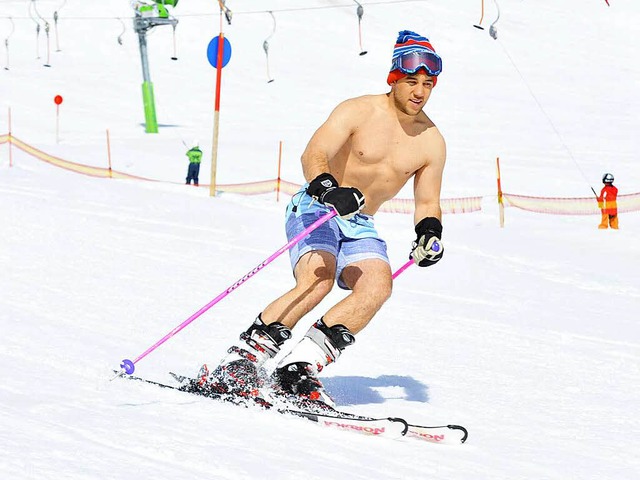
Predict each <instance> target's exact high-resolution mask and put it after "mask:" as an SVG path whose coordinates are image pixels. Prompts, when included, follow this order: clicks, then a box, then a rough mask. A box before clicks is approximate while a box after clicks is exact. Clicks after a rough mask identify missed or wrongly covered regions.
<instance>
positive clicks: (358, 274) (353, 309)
mask: <svg viewBox="0 0 640 480" xmlns="http://www.w3.org/2000/svg"><path fill="white" fill-rule="evenodd" d="M342 280H343V281H344V283H345V284H346V285H347V286H348V287H349V288H351V294H350V295H349V296H347V297H346V298H344V299H343V300H341V301H340V302H338V303H337V304H336V305H335V306H333V307H332V308H330V309H329V311H328V312H327V313H326V314H325V315H324V317H323V318H324V323H325V324H326V325H327V326H329V327H331V326H333V325H344V326H345V327H347V328H348V329H349V330H350V331H351V332H352V333H353V334H356V333H358V332H360V331H361V330H362V329H363V328H364V327H366V326H367V324H368V323H369V321H371V319H372V318H373V316H374V315H375V314H376V313H377V312H378V310H380V308H381V307H382V305H383V304H384V303H385V302H386V301H387V299H388V298H389V297H390V296H391V289H392V283H393V282H392V279H391V268H390V267H389V264H388V263H387V262H385V261H383V260H379V259H367V260H362V261H360V262H357V263H354V264H351V265H348V266H346V267H345V268H344V270H343V271H342Z"/></svg>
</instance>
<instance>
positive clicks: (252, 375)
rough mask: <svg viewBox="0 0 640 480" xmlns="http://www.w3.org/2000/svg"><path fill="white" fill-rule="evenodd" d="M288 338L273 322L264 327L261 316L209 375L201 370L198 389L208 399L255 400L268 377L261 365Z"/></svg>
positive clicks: (280, 327) (203, 367) (241, 335)
mask: <svg viewBox="0 0 640 480" xmlns="http://www.w3.org/2000/svg"><path fill="white" fill-rule="evenodd" d="M289 338H291V330H290V329H289V328H288V327H286V326H284V325H283V324H281V323H279V322H276V323H272V324H270V325H266V324H265V323H264V322H263V321H262V319H261V317H260V315H258V318H256V320H255V322H254V323H253V324H252V325H251V326H250V327H249V328H248V329H247V331H245V332H243V333H242V334H240V342H239V345H233V346H231V348H229V350H227V356H226V357H225V358H224V359H223V360H222V361H221V362H220V364H219V365H218V366H217V367H216V368H215V369H214V370H213V371H212V372H210V371H209V368H208V367H207V365H206V364H205V365H203V366H202V367H201V368H200V372H199V373H198V376H197V378H196V379H195V380H196V383H197V387H198V389H199V390H200V391H201V392H202V394H203V395H207V396H220V397H221V396H230V397H245V398H250V397H254V398H258V397H261V394H260V389H261V388H262V387H263V386H264V384H265V380H266V379H267V374H266V372H265V370H264V369H263V368H262V364H263V363H264V362H266V361H267V360H269V359H270V358H273V357H275V356H276V354H277V353H278V352H279V351H280V346H281V345H282V344H283V343H284V342H285V341H286V340H288V339H289Z"/></svg>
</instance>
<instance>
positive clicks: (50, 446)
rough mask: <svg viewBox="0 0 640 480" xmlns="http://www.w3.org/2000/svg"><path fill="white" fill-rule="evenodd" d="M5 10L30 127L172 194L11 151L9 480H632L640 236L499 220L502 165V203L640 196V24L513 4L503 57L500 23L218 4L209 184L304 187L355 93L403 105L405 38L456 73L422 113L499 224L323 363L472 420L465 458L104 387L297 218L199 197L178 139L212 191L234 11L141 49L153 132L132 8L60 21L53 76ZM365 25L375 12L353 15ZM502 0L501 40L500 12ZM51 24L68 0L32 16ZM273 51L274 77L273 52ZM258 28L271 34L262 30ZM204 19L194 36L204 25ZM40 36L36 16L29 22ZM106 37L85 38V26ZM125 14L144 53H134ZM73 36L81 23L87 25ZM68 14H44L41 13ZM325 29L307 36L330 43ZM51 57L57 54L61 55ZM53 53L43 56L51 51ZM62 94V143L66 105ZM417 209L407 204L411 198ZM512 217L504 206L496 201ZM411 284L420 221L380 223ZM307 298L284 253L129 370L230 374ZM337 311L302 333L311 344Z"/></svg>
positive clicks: (460, 453)
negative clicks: (507, 198) (195, 154)
mask: <svg viewBox="0 0 640 480" xmlns="http://www.w3.org/2000/svg"><path fill="white" fill-rule="evenodd" d="M5 3H6V5H4V4H3V18H0V37H4V36H6V35H8V32H9V30H10V26H11V25H10V23H9V22H8V21H7V20H6V19H5V18H4V16H12V17H13V18H14V22H15V25H16V28H15V32H14V33H13V35H12V36H11V43H10V48H11V65H10V69H9V70H3V71H2V72H0V92H1V94H0V108H1V110H0V133H5V132H6V131H7V130H8V126H7V120H6V119H5V117H4V114H3V113H2V112H3V111H6V110H7V108H8V107H11V109H12V129H13V134H14V135H15V136H16V137H18V138H20V139H21V140H24V141H26V142H27V143H30V144H33V145H34V146H36V147H37V148H40V149H41V150H44V151H46V152H48V153H50V154H53V155H56V156H59V157H61V158H64V159H67V160H72V161H76V162H79V163H85V164H89V165H97V166H105V163H106V158H107V157H106V147H105V129H106V128H109V130H110V134H111V153H112V161H113V168H114V169H117V170H120V171H126V172H128V173H131V174H135V175H141V176H145V177H151V178H156V179H159V180H162V182H156V183H150V182H138V181H116V180H106V179H97V178H91V177H87V176H83V175H79V174H75V173H72V172H68V171H65V170H61V169H57V168H55V167H52V166H50V165H48V164H45V163H42V162H39V161H37V160H36V159H34V158H33V157H29V156H27V155H25V154H24V153H21V152H19V151H17V149H15V148H14V150H13V159H12V163H13V165H12V166H9V158H8V146H7V145H6V144H5V145H0V225H1V227H0V272H1V274H0V292H1V294H0V325H1V328H0V330H1V332H2V333H1V334H0V365H1V366H2V373H3V379H2V382H0V407H1V408H0V477H2V478H11V479H70V480H80V479H118V480H121V479H146V478H149V479H151V478H153V479H154V480H173V479H182V478H191V479H203V480H204V479H207V480H211V479H213V480H217V479H221V480H222V479H224V480H227V479H250V478H264V479H284V480H288V479H298V478H305V479H309V480H316V479H317V480H320V479H327V478H345V479H347V478H348V479H375V480H382V479H424V478H439V479H447V480H448V479H452V480H458V479H459V480H468V479H474V480H476V479H557V480H560V479H562V480H566V479H580V480H583V479H612V480H613V479H615V480H621V479H624V480H627V479H628V480H631V479H634V478H637V477H638V476H640V461H639V460H638V456H637V453H636V450H637V448H636V444H637V442H635V441H634V437H635V436H637V434H638V433H639V431H640V421H639V420H638V418H637V405H638V404H640V393H639V392H640V388H638V387H640V353H639V352H640V348H639V347H640V327H639V326H638V323H637V317H638V313H637V312H638V305H639V304H640V274H639V273H638V266H639V265H640V246H639V245H638V241H637V239H638V238H639V234H640V215H639V214H638V213H637V212H633V213H627V214H621V216H620V226H621V228H620V230H619V231H617V232H613V231H599V230H598V229H597V228H596V227H597V224H598V222H599V218H598V217H596V216H583V217H580V216H552V215H542V214H534V213H526V212H523V211H519V210H517V209H515V208H508V209H507V210H506V224H505V228H503V229H501V228H499V221H498V212H497V206H496V200H495V183H496V181H495V158H496V157H497V156H499V157H500V158H501V166H502V176H503V178H502V182H503V188H504V189H505V191H509V192H513V193H517V194H525V195H534V196H557V197H578V196H582V197H586V196H588V195H590V194H591V191H590V186H593V187H594V188H595V189H596V190H599V188H600V186H601V184H600V178H601V176H602V174H603V173H604V172H605V171H612V173H614V175H615V176H616V185H617V186H618V188H620V191H621V193H633V192H637V191H640V167H638V163H637V152H638V151H639V150H640V148H639V147H640V142H639V141H638V140H637V130H638V126H639V125H638V116H637V112H638V111H639V110H640V97H639V96H638V93H637V84H638V82H639V81H640V66H638V63H637V57H638V47H637V45H635V44H634V42H633V41H632V40H631V39H632V38H633V36H634V32H635V28H636V25H637V21H638V20H639V19H640V6H637V5H635V2H630V1H626V2H625V1H622V0H621V1H615V0H612V1H611V2H610V3H611V4H612V5H611V7H607V6H606V3H605V2H603V1H596V0H593V1H590V2H579V1H577V0H567V1H565V2H562V5H560V4H558V3H557V2H552V1H550V0H544V1H543V0H541V1H539V2H535V5H534V3H533V2H527V1H515V0H513V1H505V0H502V1H500V2H499V5H500V13H501V16H500V20H499V22H498V23H497V24H496V26H497V28H498V40H493V39H492V38H491V37H489V35H488V33H487V31H486V30H485V31H484V32H482V31H479V30H478V29H475V28H473V26H472V24H473V23H477V22H478V19H479V15H480V8H479V7H480V5H479V4H480V2H476V1H471V0H465V1H457V2H455V5H453V2H445V1H435V0H434V1H427V2H418V1H416V2H400V1H398V2H387V3H380V4H374V3H371V4H367V3H363V5H364V8H365V16H364V17H363V23H362V28H363V42H364V47H365V49H366V50H367V51H368V53H367V55H364V56H359V55H358V52H359V45H358V37H357V34H358V31H357V17H356V15H355V4H351V3H349V2H347V1H340V2H338V1H336V2H326V1H318V0H314V1H309V2H306V3H305V5H308V6H317V7H335V6H340V5H345V7H344V8H318V9H314V10H292V9H293V8H299V7H300V4H299V2H295V1H293V0H291V1H284V0H283V1H275V0H270V1H268V2H264V1H263V2H257V1H244V2H240V1H237V2H232V0H229V1H228V2H227V4H228V6H229V7H230V8H231V9H232V10H234V19H233V22H232V25H231V26H228V25H226V24H225V25H224V29H225V35H226V36H227V37H228V38H229V39H230V41H231V42H232V45H233V49H234V50H233V57H232V61H231V62H230V63H229V65H228V67H226V68H225V71H224V77H223V101H222V107H221V115H220V117H221V129H220V147H219V156H218V170H217V174H218V182H220V183H223V184H224V183H244V182H251V181H258V180H265V179H270V178H274V177H275V175H276V171H277V170H276V169H277V154H278V142H279V141H280V140H282V141H283V142H284V154H283V165H282V177H283V178H285V179H287V180H289V181H293V182H298V183H301V182H302V181H303V179H302V176H301V171H300V167H299V162H298V158H299V155H300V153H301V151H302V149H303V148H304V145H305V144H306V141H307V140H308V137H309V136H310V135H311V134H312V132H313V131H314V129H315V128H317V126H318V125H319V123H320V122H322V120H323V119H324V118H325V117H326V116H327V115H328V113H329V112H330V110H331V109H332V108H333V106H335V104H337V103H338V102H339V101H341V100H342V99H344V98H347V97H349V96H354V95H359V94H365V93H379V92H384V91H386V84H385V83H384V79H385V78H386V69H387V67H388V58H389V56H390V52H391V44H392V43H393V40H394V39H395V35H396V34H397V31H398V30H401V29H405V28H409V29H414V30H416V31H418V32H420V33H422V34H424V35H427V36H429V38H430V39H431V40H432V41H433V43H434V46H435V47H436V49H437V50H438V51H439V52H441V53H442V55H443V57H444V59H445V70H444V72H443V74H442V76H441V78H440V79H439V82H438V86H437V87H436V89H435V90H434V92H433V95H432V98H431V100H430V102H429V104H428V105H427V112H428V113H429V114H430V115H431V116H432V118H433V119H434V120H435V121H436V123H437V124H438V126H439V127H440V129H441V130H442V131H443V134H444V135H445V138H446V140H447V144H448V154H449V161H448V166H447V169H446V175H445V180H444V185H443V197H445V198H452V197H463V196H474V195H482V196H484V197H485V201H484V202H483V210H482V211H481V212H477V213H469V214H460V215H447V216H446V217H445V218H444V221H443V223H444V236H443V241H444V244H445V248H446V254H445V257H444V259H443V261H442V262H440V263H439V264H438V265H437V266H435V267H433V268H429V269H419V268H418V267H411V268H409V269H408V270H407V271H406V272H404V273H403V274H402V275H400V276H399V277H398V279H397V280H396V283H395V285H394V294H393V296H392V298H391V299H390V300H389V301H388V303H387V304H386V305H385V306H384V307H383V309H382V311H381V312H380V313H379V314H378V316H377V317H376V318H375V320H374V321H373V322H372V323H371V324H370V326H369V327H368V328H367V329H365V330H364V331H363V332H362V333H361V334H360V335H358V338H357V343H356V345H355V346H354V347H352V348H350V349H349V350H347V351H345V353H344V355H343V356H342V357H341V359H340V361H339V363H337V364H336V365H334V366H332V367H330V368H328V369H327V370H326V375H325V377H324V379H325V385H326V386H327V388H328V390H329V391H330V392H331V393H332V394H333V395H334V396H335V398H336V401H337V403H338V405H339V406H340V408H342V409H344V410H347V411H352V412H357V413H361V414H365V415H373V416H387V415H390V416H401V417H404V418H406V419H407V420H409V421H415V422H421V423H428V424H442V423H458V424H462V425H465V426H466V427H467V428H468V430H469V440H468V442H467V443H466V444H464V445H462V446H444V445H432V444H427V443H420V442H416V441H411V440H410V439H400V440H385V439H376V438H367V437H363V436H359V435H354V434H349V433H346V432H341V431H333V430H329V429H321V428H319V427H317V426H315V425H313V424H312V423H310V422H305V421H303V420H299V419H289V418H283V417H281V416H278V415H276V414H270V413H265V412H260V411H253V410H245V409H240V408H237V407H233V406H230V405H221V404H217V403H215V402H210V401H207V400H206V399H198V398H192V397H189V396H185V395H182V394H180V393H178V392H171V391H164V390H162V389H157V388H154V387H152V386H147V385H143V384H140V385H138V384H136V383H135V382H125V381H117V380H116V381H113V382H110V381H109V378H110V377H111V375H110V372H111V370H112V369H113V368H117V367H118V364H119V362H120V361H121V360H122V359H123V358H132V357H135V356H137V355H138V354H140V353H141V352H143V351H144V350H146V348H148V347H149V346H150V345H152V344H153V343H155V342H156V341H157V340H158V339H160V338H161V337H162V336H164V335H165V334H166V333H167V332H169V331H170V330H171V329H172V328H174V327H175V326H176V325H178V324H179V323H181V322H182V321H183V320H185V319H186V318H188V317H189V316H190V315H191V314H192V313H194V312H195V311H196V310H198V309H199V308H200V307H202V306H203V305H205V304H206V303H207V302H209V301H210V300H211V299H212V298H214V297H215V296H216V295H218V294H219V293H220V292H222V291H223V290H225V289H226V288H227V287H229V286H230V285H231V284H233V283H234V282H235V281H236V280H238V279H239V278H241V277H242V276H243V275H244V274H245V273H247V272H248V271H250V270H251V269H252V268H253V267H255V266H256V265H258V264H259V263H260V262H261V261H262V260H264V259H265V258H267V257H268V256H269V255H271V253H273V252H274V251H275V250H276V249H278V248H279V247H280V246H282V245H283V244H284V243H285V242H286V238H285V236H284V229H283V225H282V221H283V216H284V215H283V214H284V206H285V203H286V201H287V197H286V196H282V197H281V199H280V202H279V203H278V202H276V201H275V194H271V195H264V196H241V195H231V194H222V195H220V196H218V197H216V198H214V199H212V198H210V197H209V196H208V191H207V189H206V188H201V189H195V188H193V187H186V186H184V185H179V184H178V185H177V184H171V183H167V182H181V181H182V179H183V178H184V175H185V174H186V169H187V163H186V157H185V156H184V152H185V151H186V148H184V145H183V144H182V140H184V141H185V142H187V143H189V142H191V141H192V139H194V138H198V139H199V141H200V145H201V146H202V148H203V150H204V151H205V159H207V160H206V161H205V163H204V164H203V168H202V173H201V181H202V182H203V183H208V178H209V172H210V170H209V168H210V161H209V160H208V159H209V158H210V154H211V136H212V135H211V130H212V117H213V91H214V87H215V71H214V70H213V69H212V68H211V66H210V65H209V64H208V63H207V61H206V57H205V53H204V52H205V49H206V44H207V43H208V41H209V40H210V39H211V38H212V37H213V36H215V35H217V33H218V28H219V18H218V15H217V11H216V8H217V7H216V5H215V4H214V2H208V1H204V0H197V1H195V0H194V1H192V2H186V4H185V5H182V4H180V5H179V6H178V7H177V8H176V9H175V10H174V12H175V14H176V16H177V17H178V18H179V19H180V24H179V27H178V29H177V46H178V57H179V60H178V61H177V62H175V61H171V60H170V58H169V57H170V56H171V55H172V48H173V47H172V39H171V32H170V29H169V28H167V30H166V31H165V30H162V29H160V28H159V29H157V31H155V32H154V33H153V34H152V35H151V36H150V38H149V51H150V66H151V73H152V79H153V81H154V86H155V93H156V104H157V110H158V117H159V122H160V124H161V129H160V133H159V134H157V135H147V134H145V133H144V130H143V127H141V123H142V122H143V121H144V117H143V110H142V99H141V94H140V82H141V74H140V59H139V54H138V51H137V48H138V47H137V39H136V37H135V35H134V34H133V33H132V31H131V28H130V23H129V20H127V18H128V16H130V10H129V7H128V5H127V2H117V1H115V0H113V1H106V2H101V7H100V9H99V10H96V7H95V6H93V7H92V6H90V5H88V4H89V3H90V2H75V1H70V2H68V3H67V5H65V6H64V9H62V10H61V11H60V18H61V20H60V24H59V26H58V28H59V34H60V39H59V40H60V43H61V45H60V46H61V52H54V53H52V61H51V64H52V67H51V68H43V67H42V60H43V59H42V58H41V59H40V60H37V59H35V58H34V57H35V53H36V52H35V32H34V23H33V22H32V21H31V20H30V19H29V17H28V11H27V8H28V5H27V2H23V1H17V0H11V1H8V2H5ZM361 3H362V2H361ZM484 3H485V18H484V22H483V25H484V26H485V27H487V30H488V26H489V25H490V24H491V22H493V21H494V20H495V17H496V13H497V12H496V10H495V3H493V2H484ZM37 4H38V9H39V11H40V13H41V14H42V16H44V17H47V18H49V20H50V19H51V17H52V14H53V11H55V10H56V8H59V7H60V2H58V1H47V0H39V1H38V2H37ZM267 10H272V11H274V15H275V16H276V19H277V29H276V34H275V35H274V36H273V37H272V38H271V40H270V46H271V48H270V72H271V75H272V76H273V77H274V78H275V81H274V82H272V83H267V75H266V65H265V56H264V51H263V50H262V42H263V41H264V39H265V38H267V37H268V36H269V35H270V33H271V32H272V21H271V17H270V15H269V14H268V13H265V12H266V11H267ZM252 11H259V12H263V13H255V14H254V13H248V12H252ZM204 13H206V14H208V16H201V15H200V16H198V15H196V14H204ZM20 17H23V18H20ZM89 17H90V18H93V20H87V18H89ZM116 17H122V18H124V19H125V24H126V26H127V32H126V33H125V35H124V36H123V40H124V42H123V45H122V46H120V45H119V44H118V43H117V41H116V38H117V36H118V34H119V33H120V31H121V28H122V27H121V24H120V23H119V22H118V21H117V20H115V18H116ZM80 18H85V21H81V20H80ZM50 21H51V20H50ZM315 25H318V27H314V28H312V26H315ZM53 38H54V37H53V36H52V40H53ZM40 42H41V43H40V54H41V56H43V55H44V52H45V50H44V45H45V44H44V43H43V38H42V37H41V38H40ZM56 94H60V95H62V96H63V97H64V99H65V100H64V103H63V104H62V105H61V111H60V141H59V143H58V142H56V136H55V105H54V104H53V97H54V96H55V95H56ZM410 195H411V189H410V188H408V189H405V191H403V192H402V194H401V196H402V197H405V198H407V197H409V196H410ZM492 195H494V196H493V197H491V196H492ZM376 222H377V227H378V229H379V231H380V233H381V235H382V236H383V237H384V238H385V239H386V240H387V243H388V247H389V254H390V258H391V261H392V266H393V268H394V269H395V268H398V267H400V266H401V265H402V264H403V263H404V262H405V261H406V259H407V255H408V252H409V247H410V243H411V241H412V239H413V229H412V218H411V216H410V215H403V214H395V215H394V214H380V215H378V216H377V217H376ZM291 285H292V276H291V272H290V268H289V262H288V258H287V257H286V255H283V256H282V257H281V258H279V259H277V260H276V261H274V262H273V263H272V264H271V265H269V266H268V267H266V268H265V269H264V270H263V271H261V272H260V273H259V274H257V275H255V276H254V277H252V278H251V279H250V280H249V281H248V282H247V283H246V284H245V285H243V286H242V287H240V288H239V289H237V290H236V291H234V292H233V293H232V294H231V295H229V296H228V297H227V298H226V299H225V300H223V301H222V302H221V303H219V304H218V305H216V306H215V307H214V308H212V309H211V310H210V311H209V312H207V313H206V314H204V315H203V316H202V317H201V318H200V319H198V320H197V321H195V322H194V323H192V324H191V325H190V326H189V327H188V328H186V329H185V330H183V331H182V332H181V333H180V334H178V335H177V336H175V337H174V338H172V339H171V340H169V341H168V342H167V343H166V344H164V345H163V346H161V347H160V348H159V349H157V350H156V351H155V352H153V353H152V354H150V355H149V356H148V357H147V358H145V359H143V360H142V361H141V362H140V363H139V364H138V366H137V371H136V373H137V374H139V375H143V376H146V377H150V378H155V379H162V378H164V376H165V374H166V372H168V371H170V370H171V371H177V372H179V373H185V374H190V373H195V371H197V369H198V367H199V366H200V364H201V363H203V362H211V363H215V362H216V361H217V360H219V358H220V357H221V356H222V355H223V353H224V349H225V348H226V347H227V346H228V344H229V343H230V342H231V341H233V340H234V339H235V338H236V336H237V335H238V333H239V332H240V331H241V330H242V329H244V328H246V326H247V325H248V323H249V322H250V321H252V319H253V318H254V317H255V315H256V314H257V313H258V312H259V311H260V309H261V308H262V307H263V306H264V305H265V304H266V303H267V302H269V301H270V300H272V299H273V298H274V297H275V296H276V295H277V294H279V293H280V292H281V291H282V290H283V289H285V288H287V287H289V286H291ZM342 295H343V293H342V292H340V291H335V292H333V293H332V294H331V296H330V298H328V299H327V300H326V302H324V303H323V304H322V305H320V306H319V308H318V309H317V310H316V311H314V312H312V314H310V315H309V316H308V317H306V318H305V319H303V321H302V322H301V324H300V326H299V328H300V331H298V332H297V335H301V334H302V333H304V330H305V329H306V327H307V326H308V325H309V324H310V323H311V322H313V321H314V320H315V319H317V317H318V316H319V315H322V313H323V312H324V311H325V310H326V308H327V307H328V306H329V305H331V303H332V302H335V301H336V300H338V299H339V298H341V296H342Z"/></svg>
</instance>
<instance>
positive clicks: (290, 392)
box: [271, 318, 355, 411]
mask: <svg viewBox="0 0 640 480" xmlns="http://www.w3.org/2000/svg"><path fill="white" fill-rule="evenodd" d="M353 342H355V337H354V336H353V334H352V333H351V332H350V331H349V329H348V328H347V327H345V326H344V325H334V326H332V327H328V326H327V325H325V323H324V321H323V319H322V318H321V319H320V320H318V321H317V322H316V323H315V324H314V325H312V326H311V328H310V329H309V331H308V332H307V333H306V334H305V336H304V337H303V338H302V340H301V341H300V343H298V344H297V345H296V346H295V347H294V349H293V350H292V351H291V353H289V355H287V356H286V357H285V358H284V359H283V360H282V361H281V362H280V365H279V366H278V368H276V369H275V371H274V372H273V374H272V375H271V382H272V385H271V388H272V391H273V393H274V395H275V396H277V397H280V398H281V399H282V400H283V401H285V402H288V403H293V404H294V405H296V406H297V407H298V408H304V409H313V410H316V411H326V410H332V409H333V408H334V407H335V402H334V401H333V399H332V398H331V396H330V395H329V394H328V393H327V391H326V390H325V388H324V386H323V385H322V382H321V381H320V380H319V379H318V377H317V375H318V373H320V372H321V371H322V369H323V368H324V367H326V366H327V365H329V364H331V363H333V362H335V361H336V360H337V359H338V357H339V356H340V354H341V352H342V350H344V349H345V348H346V347H347V346H348V345H351V344H352V343H353Z"/></svg>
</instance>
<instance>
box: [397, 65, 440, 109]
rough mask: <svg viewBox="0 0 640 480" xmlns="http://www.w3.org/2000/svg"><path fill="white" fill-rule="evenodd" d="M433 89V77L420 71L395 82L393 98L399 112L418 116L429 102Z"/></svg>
mask: <svg viewBox="0 0 640 480" xmlns="http://www.w3.org/2000/svg"><path fill="white" fill-rule="evenodd" d="M432 89H433V77H432V76H430V75H427V74H426V73H424V72H423V71H418V73H414V74H411V75H407V76H406V77H403V78H401V79H400V80H398V81H397V82H395V84H394V87H393V97H394V100H395V103H396V106H397V107H398V109H399V110H401V111H402V112H404V113H406V114H407V115H417V114H418V113H420V112H421V111H422V108H423V107H424V105H425V103H427V100H429V96H430V95H431V90H432Z"/></svg>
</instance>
